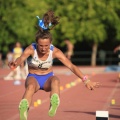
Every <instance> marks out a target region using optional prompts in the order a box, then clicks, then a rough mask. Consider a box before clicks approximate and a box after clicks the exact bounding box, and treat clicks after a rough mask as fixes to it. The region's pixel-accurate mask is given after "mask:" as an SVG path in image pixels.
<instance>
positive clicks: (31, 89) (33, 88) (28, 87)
mask: <svg viewBox="0 0 120 120" xmlns="http://www.w3.org/2000/svg"><path fill="white" fill-rule="evenodd" d="M26 89H27V90H29V91H33V92H35V85H34V84H28V85H27V88H26Z"/></svg>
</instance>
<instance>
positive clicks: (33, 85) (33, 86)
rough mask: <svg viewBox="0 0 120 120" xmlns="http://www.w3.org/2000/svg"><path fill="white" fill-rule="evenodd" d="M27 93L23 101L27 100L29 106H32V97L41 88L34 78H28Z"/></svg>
mask: <svg viewBox="0 0 120 120" xmlns="http://www.w3.org/2000/svg"><path fill="white" fill-rule="evenodd" d="M25 88H26V90H25V93H24V95H23V99H27V100H28V103H29V105H30V104H31V101H32V96H33V94H34V93H35V92H37V91H38V90H39V89H40V86H39V84H38V82H37V81H36V79H35V78H34V77H32V76H31V77H28V78H27V80H26V83H25Z"/></svg>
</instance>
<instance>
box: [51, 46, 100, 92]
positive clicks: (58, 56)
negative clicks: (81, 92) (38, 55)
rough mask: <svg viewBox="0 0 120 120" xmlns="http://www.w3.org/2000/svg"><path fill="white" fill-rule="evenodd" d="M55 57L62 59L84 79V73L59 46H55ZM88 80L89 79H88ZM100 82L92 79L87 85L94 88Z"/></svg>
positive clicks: (91, 88)
mask: <svg viewBox="0 0 120 120" xmlns="http://www.w3.org/2000/svg"><path fill="white" fill-rule="evenodd" d="M53 57H55V58H57V59H58V60H60V61H61V62H62V63H63V64H64V65H65V66H66V67H68V68H69V69H70V70H71V71H72V72H73V73H74V74H75V75H77V76H78V77H79V78H81V79H82V80H83V78H84V76H85V75H84V74H83V73H82V72H81V71H80V70H79V68H78V67H77V66H76V65H74V64H73V63H72V62H71V61H70V60H69V59H67V57H66V56H65V55H64V54H63V52H62V51H61V50H59V49H58V48H54V52H53ZM87 81H88V80H87ZM99 85H100V84H99V83H98V82H91V81H90V80H89V81H88V82H87V83H86V87H87V88H88V89H90V90H93V89H94V87H98V86H99Z"/></svg>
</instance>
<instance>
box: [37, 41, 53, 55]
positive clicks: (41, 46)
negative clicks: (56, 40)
mask: <svg viewBox="0 0 120 120" xmlns="http://www.w3.org/2000/svg"><path fill="white" fill-rule="evenodd" d="M50 44H51V41H50V39H39V40H38V43H37V48H38V50H39V52H40V53H42V54H45V53H47V52H48V50H49V49H50Z"/></svg>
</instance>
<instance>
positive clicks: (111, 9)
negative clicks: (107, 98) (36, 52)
mask: <svg viewBox="0 0 120 120" xmlns="http://www.w3.org/2000/svg"><path fill="white" fill-rule="evenodd" d="M48 10H53V11H54V12H55V15H56V16H59V17H60V23H59V25H57V26H56V27H55V28H54V29H53V30H52V31H51V33H52V34H53V44H54V45H55V46H56V47H58V48H60V49H61V50H62V51H63V52H64V53H65V52H66V50H67V46H66V44H65V42H64V41H65V40H66V39H68V40H69V41H70V42H71V43H72V44H73V46H74V50H73V55H72V57H71V61H72V62H73V63H74V64H76V65H81V66H82V65H89V66H105V65H118V62H119V61H120V58H119V52H120V50H118V51H116V52H114V49H115V48H116V47H117V46H119V45H120V0H84V1H83V0H24V1H23V0H7V1H5V0H0V28H1V29H0V67H5V66H6V59H7V54H8V53H9V52H12V49H13V47H14V45H15V43H16V42H17V41H18V42H20V43H21V44H22V47H23V48H24V49H25V48H26V46H28V45H29V44H31V43H32V42H35V34H36V32H37V29H36V25H37V22H38V21H37V18H36V16H40V18H42V17H43V16H42V15H43V14H44V13H45V12H47V11H48ZM54 65H62V64H61V63H60V62H59V61H58V60H54Z"/></svg>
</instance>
